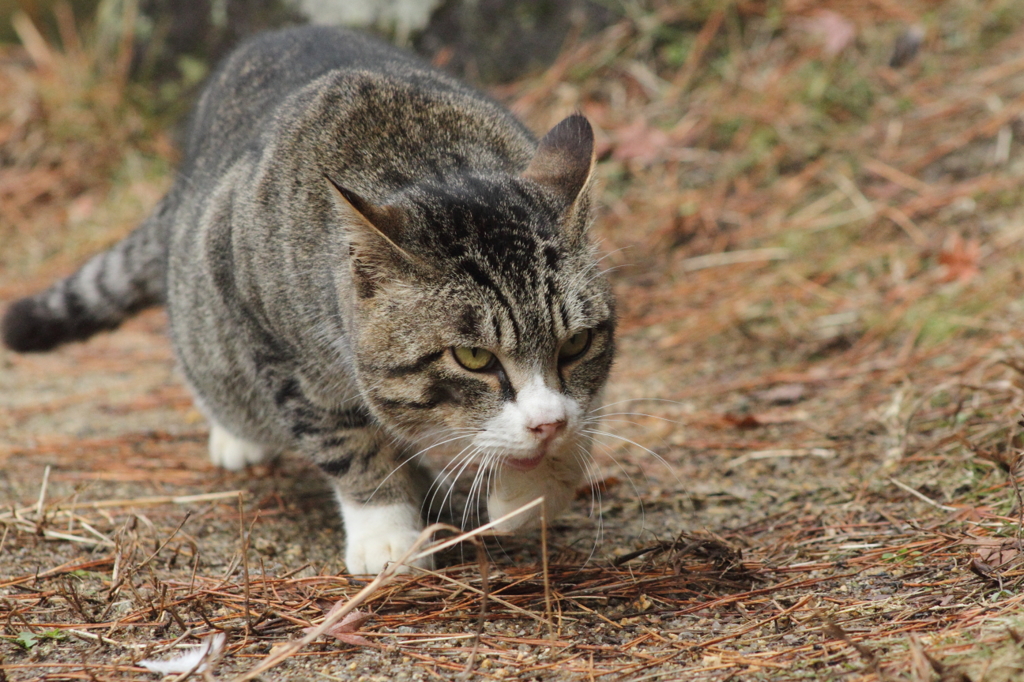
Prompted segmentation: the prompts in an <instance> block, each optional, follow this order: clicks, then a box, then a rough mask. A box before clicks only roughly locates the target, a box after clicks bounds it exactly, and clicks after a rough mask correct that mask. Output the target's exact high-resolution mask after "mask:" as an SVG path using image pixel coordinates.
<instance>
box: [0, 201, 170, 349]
mask: <svg viewBox="0 0 1024 682" xmlns="http://www.w3.org/2000/svg"><path fill="white" fill-rule="evenodd" d="M166 208H167V206H166V199H165V200H164V202H163V203H162V204H161V205H160V206H158V207H157V209H156V210H155V211H153V213H152V215H150V217H149V218H148V219H147V220H146V221H145V222H143V223H142V224H141V225H139V226H138V227H137V228H136V229H135V231H133V232H132V233H131V234H130V235H128V236H127V237H125V238H124V239H123V240H121V241H120V242H118V243H117V244H115V245H114V246H113V247H111V248H110V249H109V250H107V251H104V252H103V253H99V254H96V255H95V256H93V257H92V258H90V259H89V260H88V261H87V262H86V263H85V265H83V266H82V267H81V269H79V270H78V272H76V273H74V274H73V275H71V276H70V277H67V278H65V279H62V280H60V281H59V282H56V283H55V284H53V286H51V287H50V288H49V289H46V290H45V291H41V292H40V293H38V294H36V295H34V296H29V297H27V298H23V299H20V300H18V301H15V302H14V303H13V304H11V306H10V307H9V308H8V309H7V312H6V313H5V314H4V318H3V322H2V323H0V334H2V337H3V342H4V345H6V346H7V347H8V348H10V349H11V350H14V351H18V352H22V353H24V352H29V351H46V350H50V349H51V348H54V347H56V346H58V345H60V344H62V343H67V342H69V341H80V340H82V339H87V338H89V337H90V336H92V335H93V334H95V333H96V332H99V331H103V330H105V329H113V328H114V327H116V326H118V325H119V324H121V322H123V321H124V320H125V319H126V318H127V317H129V316H130V315H132V314H133V313H136V312H138V311H139V310H142V309H143V308H147V307H149V306H152V305H159V304H161V303H163V301H164V287H165V274H166V262H167V259H166V255H165V252H166V248H165V243H164V239H163V232H164V230H163V229H162V223H163V221H162V220H161V218H162V217H163V215H162V214H164V213H165V210H162V209H166Z"/></svg>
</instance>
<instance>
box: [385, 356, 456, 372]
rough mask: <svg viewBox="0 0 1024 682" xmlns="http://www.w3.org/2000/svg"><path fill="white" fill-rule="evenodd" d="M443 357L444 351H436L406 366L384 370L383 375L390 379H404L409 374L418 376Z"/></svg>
mask: <svg viewBox="0 0 1024 682" xmlns="http://www.w3.org/2000/svg"><path fill="white" fill-rule="evenodd" d="M442 355H444V350H437V351H434V352H433V353H427V354H426V355H422V356H420V357H418V358H416V359H415V360H413V361H412V362H410V363H409V364H407V365H398V366H396V367H389V368H388V369H386V370H384V374H385V375H387V376H388V377H391V378H398V377H405V376H409V375H410V374H419V373H420V372H422V371H423V370H424V369H426V368H427V367H429V366H430V365H432V364H434V363H435V362H437V361H438V360H439V359H440V358H441V356H442Z"/></svg>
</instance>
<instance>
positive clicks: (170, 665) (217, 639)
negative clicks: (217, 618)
mask: <svg viewBox="0 0 1024 682" xmlns="http://www.w3.org/2000/svg"><path fill="white" fill-rule="evenodd" d="M223 648H224V633H223V632H218V633H217V634H215V635H214V636H212V637H207V638H206V639H204V640H203V643H202V645H200V646H197V647H193V648H192V649H189V650H188V651H186V652H185V653H183V654H182V655H180V656H177V657H176V658H170V659H167V660H166V661H150V660H145V661H139V665H141V666H142V667H143V668H146V669H147V670H149V671H150V672H152V673H159V674H161V675H173V674H175V673H187V672H189V671H190V670H193V669H194V670H195V672H197V673H201V672H203V671H204V670H206V663H205V660H204V659H207V658H210V657H213V656H217V655H218V654H219V653H220V651H221V649H223ZM196 666H199V667H196Z"/></svg>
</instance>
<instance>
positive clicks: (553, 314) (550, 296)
mask: <svg viewBox="0 0 1024 682" xmlns="http://www.w3.org/2000/svg"><path fill="white" fill-rule="evenodd" d="M544 303H545V304H546V305H547V309H548V316H549V319H550V320H551V328H552V330H554V329H555V326H556V324H555V322H556V320H558V319H559V317H560V315H559V314H558V309H559V308H560V307H561V303H560V302H559V300H558V295H557V294H556V293H555V281H554V280H553V279H552V278H551V275H548V276H547V277H545V278H544Z"/></svg>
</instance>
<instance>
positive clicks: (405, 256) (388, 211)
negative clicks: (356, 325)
mask: <svg viewBox="0 0 1024 682" xmlns="http://www.w3.org/2000/svg"><path fill="white" fill-rule="evenodd" d="M324 178H326V179H327V181H328V182H329V183H330V184H331V187H333V188H334V189H333V191H332V192H331V194H333V195H334V198H335V201H336V202H337V206H338V208H340V209H341V211H342V213H344V214H345V217H346V220H345V227H346V229H347V230H348V235H347V236H348V241H349V244H350V246H351V249H352V254H351V256H352V267H353V270H354V274H355V275H356V276H357V278H358V279H359V280H360V283H359V286H360V294H361V296H363V297H364V298H366V297H369V296H372V295H373V291H374V290H375V289H376V288H377V285H379V284H380V283H382V282H386V281H389V280H393V279H394V278H395V276H396V275H400V274H401V273H403V272H408V271H409V269H410V266H415V265H416V264H417V263H418V262H419V259H417V258H416V257H415V256H413V255H412V254H410V253H409V252H408V251H406V250H405V249H403V248H402V247H401V246H399V244H400V243H401V241H402V237H403V234H404V232H405V215H404V213H403V211H402V210H401V209H400V208H397V207H395V206H378V205H376V204H374V203H371V202H370V201H367V200H366V199H364V198H363V197H361V196H359V195H358V194H356V193H355V192H353V191H352V190H350V189H348V188H346V187H342V186H341V185H339V184H338V183H336V182H335V181H334V180H333V179H332V178H331V177H330V176H328V175H324Z"/></svg>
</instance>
